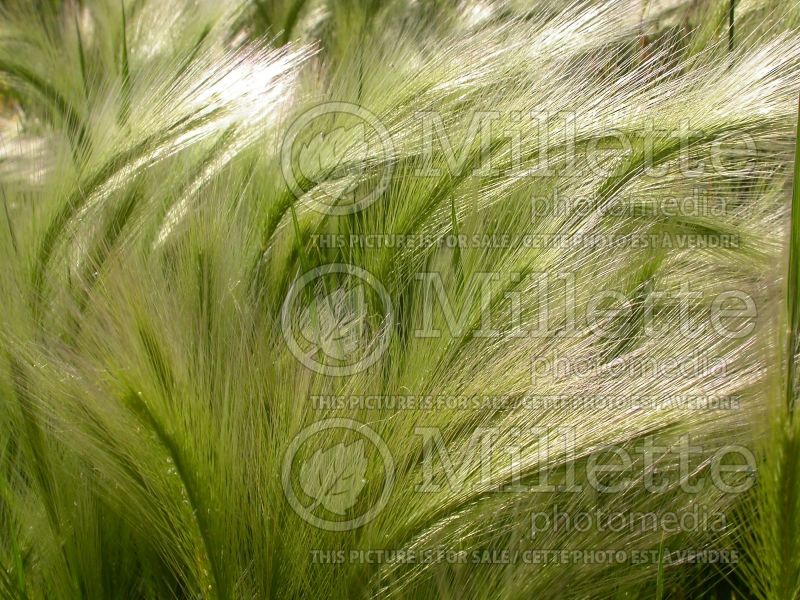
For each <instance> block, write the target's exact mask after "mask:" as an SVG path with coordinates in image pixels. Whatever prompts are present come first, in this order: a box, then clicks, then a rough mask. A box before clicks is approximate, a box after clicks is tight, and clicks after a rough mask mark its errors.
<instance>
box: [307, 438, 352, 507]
mask: <svg viewBox="0 0 800 600" xmlns="http://www.w3.org/2000/svg"><path fill="white" fill-rule="evenodd" d="M366 472H367V457H366V456H365V454H364V440H358V441H357V442H353V443H352V444H350V445H349V446H346V445H345V444H344V443H340V444H336V445H335V446H332V447H331V448H328V449H327V450H322V449H321V448H320V449H319V450H317V451H316V452H314V454H313V455H311V458H309V459H308V460H307V461H306V462H305V463H303V466H302V467H301V468H300V487H301V488H302V489H303V491H304V492H305V493H306V494H307V495H308V496H310V497H311V498H313V499H314V503H313V504H312V505H311V506H310V507H308V510H309V512H311V511H313V510H314V509H315V508H316V507H317V506H320V505H321V506H323V507H324V508H325V509H326V510H329V511H330V512H332V513H335V514H337V515H344V514H345V513H346V512H347V510H348V509H350V508H352V507H353V506H354V505H355V503H356V500H357V498H358V495H359V494H360V493H361V490H363V489H364V485H365V484H366V479H364V475H365V474H366Z"/></svg>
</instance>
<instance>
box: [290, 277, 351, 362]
mask: <svg viewBox="0 0 800 600" xmlns="http://www.w3.org/2000/svg"><path fill="white" fill-rule="evenodd" d="M366 319H367V303H366V300H365V297H364V286H363V285H359V286H357V287H354V288H352V289H350V290H345V289H344V288H338V289H336V290H334V291H333V292H332V293H330V294H329V295H328V296H327V297H318V298H317V299H315V300H314V301H313V302H312V304H311V306H309V307H308V308H306V309H305V310H304V311H303V313H302V314H301V316H300V323H301V328H300V331H301V333H302V335H303V337H304V338H305V339H306V340H308V341H309V342H311V343H312V344H313V345H314V348H313V350H312V353H316V352H318V351H322V352H323V353H324V354H325V355H326V356H329V357H330V358H333V359H336V360H342V361H343V360H346V359H347V358H348V357H349V356H352V354H353V353H354V352H355V351H356V350H357V349H358V346H359V342H360V341H361V338H362V336H363V333H364V329H365V324H366Z"/></svg>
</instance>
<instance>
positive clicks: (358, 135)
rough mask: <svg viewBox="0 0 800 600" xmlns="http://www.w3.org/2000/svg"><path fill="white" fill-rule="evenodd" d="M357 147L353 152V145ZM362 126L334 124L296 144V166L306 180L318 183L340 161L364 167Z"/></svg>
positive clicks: (323, 179)
mask: <svg viewBox="0 0 800 600" xmlns="http://www.w3.org/2000/svg"><path fill="white" fill-rule="evenodd" d="M356 148H358V149H360V152H358V154H354V152H353V151H354V149H356ZM367 154H368V153H367V137H366V126H365V125H364V124H363V123H358V124H357V125H354V126H353V127H351V128H349V129H348V128H346V127H336V128H334V129H333V130H331V131H330V132H328V133H324V132H320V133H318V134H317V135H315V136H314V137H313V138H311V141H310V142H308V143H307V144H302V145H301V146H300V152H299V154H298V157H297V162H298V168H299V169H300V173H302V174H303V176H304V177H306V179H308V180H309V181H311V182H313V183H315V184H319V183H322V182H323V181H326V180H327V179H328V178H329V177H330V175H331V174H332V173H336V172H337V170H339V169H340V167H341V165H342V164H343V163H344V162H349V163H351V164H354V165H358V169H359V172H358V173H356V174H359V173H361V172H363V170H364V159H365V158H366V155H367Z"/></svg>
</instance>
